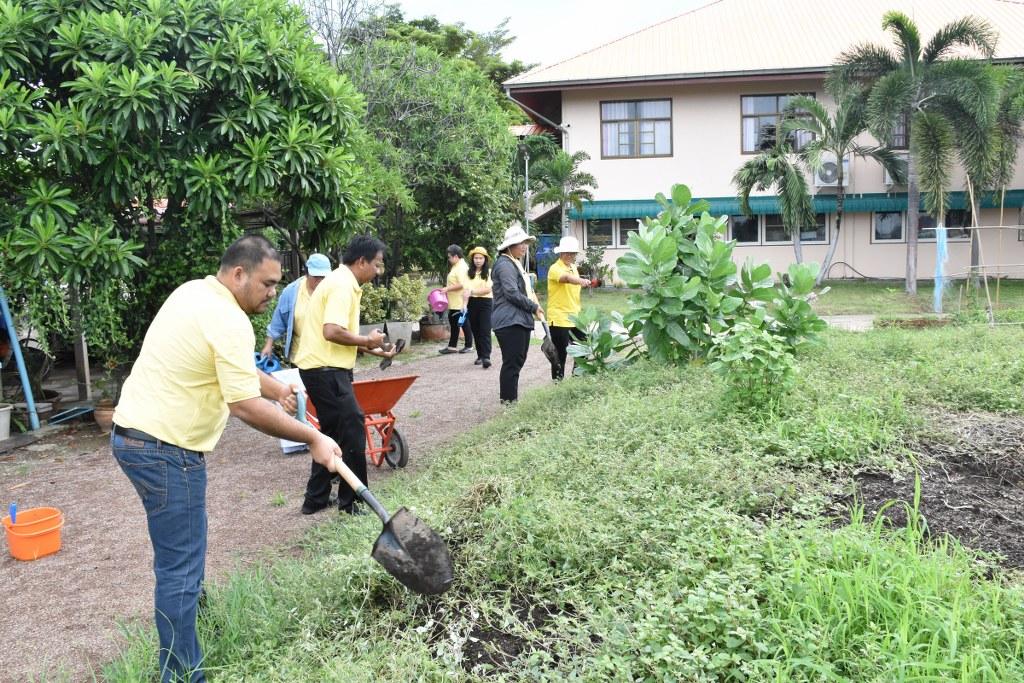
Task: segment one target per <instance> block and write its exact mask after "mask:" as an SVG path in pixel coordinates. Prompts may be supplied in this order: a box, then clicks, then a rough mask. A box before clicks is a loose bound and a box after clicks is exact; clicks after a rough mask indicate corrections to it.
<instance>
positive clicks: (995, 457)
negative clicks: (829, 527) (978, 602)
mask: <svg viewBox="0 0 1024 683" xmlns="http://www.w3.org/2000/svg"><path fill="white" fill-rule="evenodd" d="M934 419H935V421H936V423H937V424H939V425H941V427H942V429H943V430H944V431H947V432H949V434H950V436H951V439H950V440H949V441H930V442H925V443H920V444H916V445H915V446H914V447H913V450H914V451H915V452H916V453H917V457H918V465H919V467H918V469H919V476H920V480H921V503H920V512H921V514H922V515H923V516H924V519H925V522H926V523H927V529H928V532H929V534H930V535H931V536H932V537H940V536H942V535H943V534H949V535H950V536H953V537H954V538H956V539H957V540H959V541H960V542H961V543H962V544H963V545H965V546H967V547H970V548H974V549H977V550H983V551H985V552H989V553H994V554H995V555H996V556H997V557H998V559H999V563H1000V564H1002V565H1003V566H1005V567H1011V568H1014V569H1024V418H1020V417H1007V416H1003V415H987V414H979V413H965V414H942V415H936V416H934ZM854 500H857V502H859V503H861V504H863V505H864V509H865V518H866V519H873V518H874V517H875V515H876V513H877V512H878V511H879V510H880V509H881V507H882V506H883V505H885V504H886V503H887V502H889V501H893V500H895V501H900V502H904V503H907V504H913V501H914V477H913V475H910V476H905V477H901V478H898V479H893V478H892V477H891V476H889V475H888V474H880V473H863V474H860V475H859V476H858V477H857V496H856V498H854V497H852V496H851V497H849V498H847V499H845V500H844V501H841V503H842V504H843V505H849V504H851V503H852V502H854ZM885 515H886V517H888V518H889V519H890V520H891V521H892V523H893V524H894V525H897V526H903V525H905V524H906V521H907V515H906V508H905V506H904V505H900V504H896V505H892V506H889V507H888V508H887V509H886V511H885Z"/></svg>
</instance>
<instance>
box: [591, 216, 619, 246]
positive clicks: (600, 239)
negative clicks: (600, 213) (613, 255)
mask: <svg viewBox="0 0 1024 683" xmlns="http://www.w3.org/2000/svg"><path fill="white" fill-rule="evenodd" d="M614 234H615V227H614V224H613V223H612V220H611V219H610V218H601V219H598V220H590V221H587V231H586V236H585V239H584V242H585V245H584V246H587V247H606V248H607V247H610V246H612V243H613V239H612V238H613V235H614Z"/></svg>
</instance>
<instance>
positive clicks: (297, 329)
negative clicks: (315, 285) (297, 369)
mask: <svg viewBox="0 0 1024 683" xmlns="http://www.w3.org/2000/svg"><path fill="white" fill-rule="evenodd" d="M309 298H310V294H309V281H308V280H306V276H305V275H303V276H302V279H301V280H300V282H299V292H298V294H297V295H296V296H295V308H294V309H293V310H292V345H291V348H290V349H288V350H289V351H290V352H291V356H292V358H295V357H296V356H297V355H298V353H299V340H300V339H301V338H302V319H303V317H304V315H305V313H306V307H307V306H309Z"/></svg>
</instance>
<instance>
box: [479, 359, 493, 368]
mask: <svg viewBox="0 0 1024 683" xmlns="http://www.w3.org/2000/svg"><path fill="white" fill-rule="evenodd" d="M480 365H482V366H484V370H486V369H487V368H489V367H491V359H490V358H484V361H483V362H482V363H480Z"/></svg>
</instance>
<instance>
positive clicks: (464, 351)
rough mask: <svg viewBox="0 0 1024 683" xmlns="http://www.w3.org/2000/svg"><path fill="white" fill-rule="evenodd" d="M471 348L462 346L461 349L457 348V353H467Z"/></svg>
mask: <svg viewBox="0 0 1024 683" xmlns="http://www.w3.org/2000/svg"><path fill="white" fill-rule="evenodd" d="M472 350H473V347H472V346H463V347H462V348H461V349H459V353H469V352H470V351H472Z"/></svg>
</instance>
